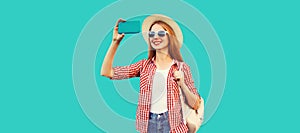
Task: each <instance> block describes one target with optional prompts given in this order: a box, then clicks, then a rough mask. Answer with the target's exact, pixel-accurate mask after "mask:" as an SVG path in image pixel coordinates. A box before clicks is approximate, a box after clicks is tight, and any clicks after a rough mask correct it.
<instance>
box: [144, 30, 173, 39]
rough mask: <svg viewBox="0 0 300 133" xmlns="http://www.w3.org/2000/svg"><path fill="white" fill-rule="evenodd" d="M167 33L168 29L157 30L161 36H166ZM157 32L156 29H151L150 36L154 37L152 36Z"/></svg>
mask: <svg viewBox="0 0 300 133" xmlns="http://www.w3.org/2000/svg"><path fill="white" fill-rule="evenodd" d="M167 33H168V32H167V31H164V30H160V31H158V32H157V35H158V36H159V37H164V36H165V35H166V34H167ZM155 34H156V32H155V31H149V33H148V36H149V37H151V38H152V37H154V36H155Z"/></svg>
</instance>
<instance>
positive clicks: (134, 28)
mask: <svg viewBox="0 0 300 133" xmlns="http://www.w3.org/2000/svg"><path fill="white" fill-rule="evenodd" d="M118 27H119V28H118V33H119V34H122V33H124V34H136V33H139V32H140V31H141V24H140V21H126V22H121V23H119V26H118Z"/></svg>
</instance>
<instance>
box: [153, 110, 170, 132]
mask: <svg viewBox="0 0 300 133" xmlns="http://www.w3.org/2000/svg"><path fill="white" fill-rule="evenodd" d="M169 132H170V123H169V119H168V111H167V112H165V113H161V114H154V113H150V114H149V124H148V131H147V133H169Z"/></svg>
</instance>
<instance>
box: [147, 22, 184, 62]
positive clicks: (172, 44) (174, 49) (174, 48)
mask: <svg viewBox="0 0 300 133" xmlns="http://www.w3.org/2000/svg"><path fill="white" fill-rule="evenodd" d="M155 24H159V25H160V26H162V27H163V28H164V29H165V30H166V31H168V34H167V36H168V40H169V44H168V52H169V55H170V56H171V58H172V59H176V60H178V61H181V62H182V61H183V59H182V55H181V53H180V47H179V46H180V45H179V41H178V40H177V38H176V35H175V33H174V30H173V29H172V27H171V26H169V25H168V24H167V23H165V22H163V21H155V22H154V23H153V24H152V25H151V26H150V28H149V31H150V30H151V28H152V26H153V25H155ZM148 44H149V46H148V47H149V50H148V59H152V58H153V57H154V56H155V55H156V50H155V49H154V48H153V47H152V46H151V43H150V40H148Z"/></svg>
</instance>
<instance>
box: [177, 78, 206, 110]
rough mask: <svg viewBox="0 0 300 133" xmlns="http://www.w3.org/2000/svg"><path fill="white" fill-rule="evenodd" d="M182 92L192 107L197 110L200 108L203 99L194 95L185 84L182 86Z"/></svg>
mask: <svg viewBox="0 0 300 133" xmlns="http://www.w3.org/2000/svg"><path fill="white" fill-rule="evenodd" d="M181 91H182V92H183V94H184V95H185V98H186V100H187V103H188V105H189V106H190V107H192V108H193V109H195V110H196V109H198V108H199V107H200V102H201V99H200V98H199V96H198V95H197V94H196V95H195V94H194V93H192V92H191V91H190V90H189V88H188V87H187V85H186V84H183V85H182V86H181Z"/></svg>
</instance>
